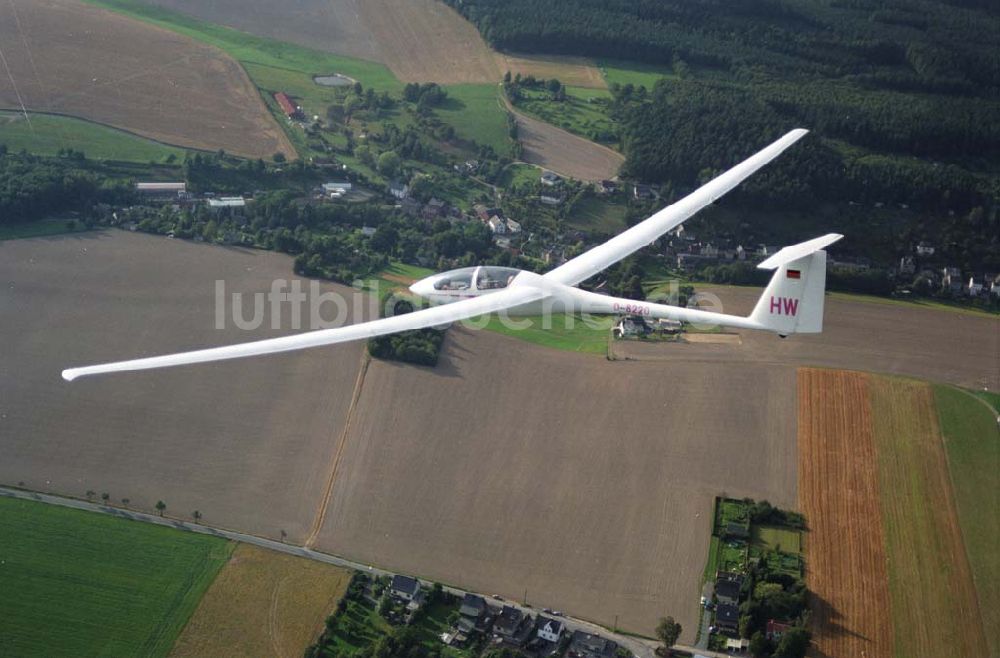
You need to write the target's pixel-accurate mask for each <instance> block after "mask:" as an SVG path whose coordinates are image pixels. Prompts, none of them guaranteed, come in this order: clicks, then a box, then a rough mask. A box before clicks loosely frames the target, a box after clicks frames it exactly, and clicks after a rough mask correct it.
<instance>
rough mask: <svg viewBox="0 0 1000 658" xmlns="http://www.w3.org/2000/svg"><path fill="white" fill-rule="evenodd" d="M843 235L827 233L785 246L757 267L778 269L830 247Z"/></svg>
mask: <svg viewBox="0 0 1000 658" xmlns="http://www.w3.org/2000/svg"><path fill="white" fill-rule="evenodd" d="M842 237H844V236H843V235H841V234H839V233H827V234H826V235H824V236H821V237H818V238H813V239H812V240H807V241H805V242H800V243H799V244H795V245H792V246H791V247H785V248H783V249H782V250H781V251H779V252H778V253H776V254H774V255H773V256H771V257H770V258H768V259H766V260H765V261H763V262H762V263H761V264H760V265H758V266H757V267H758V268H760V269H762V270H774V269H777V268H779V267H781V266H782V265H785V264H786V263H791V262H792V261H793V260H798V259H799V258H802V257H803V256H808V255H809V254H811V253H813V252H815V251H819V250H820V249H823V248H824V247H828V246H830V245H831V244H833V243H834V242H836V241H837V240H839V239H840V238H842Z"/></svg>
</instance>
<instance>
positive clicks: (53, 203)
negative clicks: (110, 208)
mask: <svg viewBox="0 0 1000 658" xmlns="http://www.w3.org/2000/svg"><path fill="white" fill-rule="evenodd" d="M131 198H132V190H131V187H130V186H129V185H128V184H127V183H125V182H124V181H114V180H108V179H106V178H104V177H102V176H99V175H97V174H95V173H93V172H91V171H89V170H88V169H87V168H86V161H85V158H84V157H83V154H81V153H79V152H78V151H74V152H73V153H72V154H71V155H70V156H65V154H64V157H59V158H41V157H36V156H32V155H28V154H27V153H23V152H22V153H9V152H8V151H7V148H6V146H4V145H2V144H0V224H16V223H21V222H27V221H33V220H36V219H40V218H42V217H45V216H46V215H50V214H53V213H59V212H66V211H71V210H72V211H78V212H80V213H81V214H83V215H84V216H85V217H87V218H89V217H90V216H91V215H92V212H93V207H94V206H95V205H96V204H99V203H108V204H114V203H126V202H128V201H129V200H130V199H131Z"/></svg>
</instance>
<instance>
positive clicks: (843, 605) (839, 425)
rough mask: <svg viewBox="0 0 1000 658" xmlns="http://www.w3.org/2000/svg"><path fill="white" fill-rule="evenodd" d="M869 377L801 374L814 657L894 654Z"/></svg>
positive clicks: (803, 499)
mask: <svg viewBox="0 0 1000 658" xmlns="http://www.w3.org/2000/svg"><path fill="white" fill-rule="evenodd" d="M868 381H869V376H868V375H866V374H863V373H854V372H844V371H835V370H815V369H810V368H803V369H800V370H799V374H798V389H799V508H800V509H801V510H802V512H803V513H805V515H806V519H807V520H808V522H809V530H810V531H809V533H808V536H807V537H806V570H807V573H806V578H807V581H808V583H809V589H810V590H812V592H813V599H812V600H813V615H814V616H813V624H814V641H815V646H814V649H813V654H812V655H814V656H829V657H830V658H862V657H864V658H892V656H893V626H892V612H891V608H890V597H889V580H888V575H887V572H886V553H885V538H884V533H883V526H882V513H881V510H880V507H879V482H878V461H877V456H876V451H875V439H874V435H873V432H872V425H871V413H872V410H871V404H870V402H869V397H868Z"/></svg>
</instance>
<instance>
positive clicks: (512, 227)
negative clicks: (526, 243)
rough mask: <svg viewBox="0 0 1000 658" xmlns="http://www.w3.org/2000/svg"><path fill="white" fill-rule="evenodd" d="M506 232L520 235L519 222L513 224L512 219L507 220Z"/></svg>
mask: <svg viewBox="0 0 1000 658" xmlns="http://www.w3.org/2000/svg"><path fill="white" fill-rule="evenodd" d="M507 232H508V233H520V232H521V222H515V221H514V220H513V219H508V220H507Z"/></svg>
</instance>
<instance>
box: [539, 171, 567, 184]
mask: <svg viewBox="0 0 1000 658" xmlns="http://www.w3.org/2000/svg"><path fill="white" fill-rule="evenodd" d="M539 180H540V182H541V183H542V185H548V186H549V187H553V186H555V185H558V184H559V183H561V182H562V177H560V176H559V174H557V173H555V172H553V171H546V172H543V173H542V175H541V177H540V178H539Z"/></svg>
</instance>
